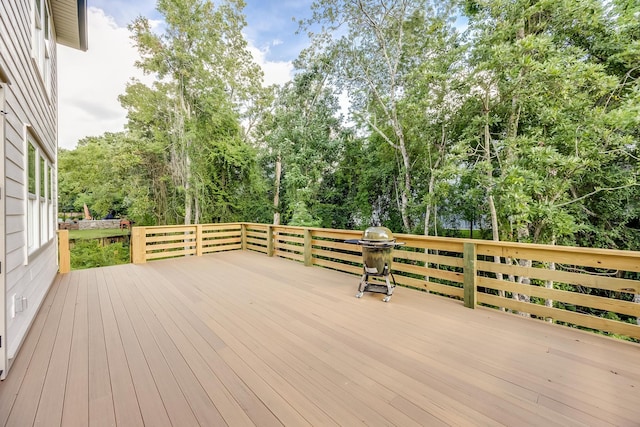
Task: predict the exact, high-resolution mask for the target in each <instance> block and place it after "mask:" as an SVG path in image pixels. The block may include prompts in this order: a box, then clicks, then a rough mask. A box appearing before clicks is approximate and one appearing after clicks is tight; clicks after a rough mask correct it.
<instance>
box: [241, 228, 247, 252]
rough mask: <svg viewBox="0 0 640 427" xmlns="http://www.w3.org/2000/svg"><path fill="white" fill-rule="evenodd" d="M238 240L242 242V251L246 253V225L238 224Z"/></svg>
mask: <svg viewBox="0 0 640 427" xmlns="http://www.w3.org/2000/svg"><path fill="white" fill-rule="evenodd" d="M240 236H241V237H240V239H241V242H242V250H243V251H246V250H247V224H245V223H242V224H240Z"/></svg>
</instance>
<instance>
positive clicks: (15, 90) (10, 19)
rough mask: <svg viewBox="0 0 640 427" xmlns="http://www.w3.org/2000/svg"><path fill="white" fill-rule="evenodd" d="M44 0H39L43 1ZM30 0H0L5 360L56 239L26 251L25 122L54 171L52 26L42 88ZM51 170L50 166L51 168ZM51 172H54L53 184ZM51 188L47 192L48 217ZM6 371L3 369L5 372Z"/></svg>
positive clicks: (27, 320) (42, 287) (47, 278)
mask: <svg viewBox="0 0 640 427" xmlns="http://www.w3.org/2000/svg"><path fill="white" fill-rule="evenodd" d="M43 3H44V2H43ZM31 5H32V1H31V0H14V1H2V2H0V67H2V69H3V70H4V71H5V72H6V74H7V76H8V78H9V81H10V85H7V86H5V105H4V109H5V111H6V112H7V113H8V114H7V115H6V116H5V124H4V131H5V137H4V140H3V141H2V143H3V144H4V159H3V161H4V184H3V197H4V203H5V235H4V236H3V238H4V241H5V248H4V250H5V253H4V263H3V270H4V271H3V273H4V274H5V296H6V298H5V310H6V331H5V333H6V335H5V336H6V338H5V339H4V340H3V345H4V342H6V345H7V356H8V359H9V363H10V361H11V359H13V358H14V357H15V355H16V353H17V351H18V349H19V348H20V345H21V343H22V341H23V339H24V337H25V335H26V333H27V331H28V329H29V326H30V325H31V322H32V321H33V319H34V317H35V315H36V313H37V311H38V309H39V307H40V305H41V303H42V301H43V299H44V297H45V296H46V293H47V291H48V290H49V287H50V286H51V284H52V283H53V280H54V279H55V275H56V272H57V249H56V244H55V243H56V239H55V238H54V239H53V240H51V241H49V242H47V243H44V244H43V245H42V246H41V247H40V248H39V249H38V250H36V251H35V252H34V253H32V254H31V255H27V228H26V227H27V200H26V198H27V187H26V185H27V177H26V163H27V161H26V159H25V156H26V152H27V150H26V143H25V140H26V139H25V138H26V136H27V134H28V132H29V130H28V129H29V128H31V129H33V132H32V133H33V134H34V135H35V136H36V137H37V139H38V142H39V143H40V144H41V148H42V150H43V152H46V154H47V156H48V158H49V160H50V161H51V165H52V167H53V169H54V171H57V163H56V161H57V156H56V147H57V140H56V138H57V78H56V71H55V70H56V59H57V58H56V43H55V31H52V37H53V40H51V45H50V61H51V71H52V76H51V90H50V93H49V94H47V91H46V90H45V86H44V83H43V81H42V79H41V77H40V75H39V71H38V69H37V66H36V65H35V62H34V61H33V60H32V58H31V52H32V49H31V44H32V37H33V35H32V28H31V23H32V10H31V7H32V6H31ZM54 175H56V172H54ZM56 182H57V177H54V183H53V185H54V189H55V188H56V186H55V184H56ZM56 199H57V194H55V191H54V195H53V203H54V218H55V217H56V215H57V206H56ZM13 295H16V296H18V297H19V298H22V297H24V298H26V299H27V307H26V309H25V310H24V311H22V312H19V313H16V315H15V317H13V318H12V317H11V311H12V310H11V304H12V296H13ZM5 375H6V372H5Z"/></svg>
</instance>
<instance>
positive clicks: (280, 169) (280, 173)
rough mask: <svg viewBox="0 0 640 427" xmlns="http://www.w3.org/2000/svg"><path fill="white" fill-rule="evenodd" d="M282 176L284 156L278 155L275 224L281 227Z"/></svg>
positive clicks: (274, 210)
mask: <svg viewBox="0 0 640 427" xmlns="http://www.w3.org/2000/svg"><path fill="white" fill-rule="evenodd" d="M281 176H282V156H281V155H280V154H278V159H277V160H276V177H275V179H276V182H275V189H274V192H273V224H274V225H280V211H279V205H280V179H281Z"/></svg>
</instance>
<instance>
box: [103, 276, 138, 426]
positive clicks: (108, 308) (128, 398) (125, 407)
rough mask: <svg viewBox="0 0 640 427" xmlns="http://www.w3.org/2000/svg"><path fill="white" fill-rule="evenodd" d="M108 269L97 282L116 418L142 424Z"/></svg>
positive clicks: (119, 420) (130, 423) (117, 420)
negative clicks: (111, 293) (108, 282)
mask: <svg viewBox="0 0 640 427" xmlns="http://www.w3.org/2000/svg"><path fill="white" fill-rule="evenodd" d="M106 271H107V269H100V270H99V271H97V272H96V276H97V277H96V282H97V284H98V298H99V301H100V314H101V317H102V328H103V331H104V343H105V351H106V356H107V364H108V366H109V380H110V383H111V393H112V397H113V409H114V413H115V419H116V423H117V424H120V425H132V426H138V425H140V426H142V425H144V423H143V419H142V412H141V408H140V406H139V404H138V397H137V395H136V390H135V387H134V383H133V379H132V375H131V371H130V369H129V363H128V362H127V357H126V354H125V350H124V344H123V342H122V338H121V336H120V330H119V329H118V322H117V320H116V315H115V312H114V308H113V302H112V300H111V297H110V292H109V287H110V286H111V284H107V281H108V280H110V279H111V276H110V275H108V274H106Z"/></svg>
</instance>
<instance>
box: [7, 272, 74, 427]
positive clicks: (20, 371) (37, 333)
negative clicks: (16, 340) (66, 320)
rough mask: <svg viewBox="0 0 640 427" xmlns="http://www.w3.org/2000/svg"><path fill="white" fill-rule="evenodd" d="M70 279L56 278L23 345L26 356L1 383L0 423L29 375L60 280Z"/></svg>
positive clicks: (20, 358) (8, 413) (21, 358)
mask: <svg viewBox="0 0 640 427" xmlns="http://www.w3.org/2000/svg"><path fill="white" fill-rule="evenodd" d="M69 279H70V277H69V276H67V277H61V276H58V278H57V279H56V282H55V283H54V284H53V286H52V290H51V291H50V292H49V293H48V294H47V296H46V298H45V300H44V301H43V303H42V307H41V308H40V311H39V313H38V316H36V318H35V320H34V322H33V325H32V326H31V330H30V331H29V334H28V336H27V338H26V339H25V341H24V343H23V345H22V348H21V350H20V351H21V353H22V354H24V356H20V357H19V358H17V359H16V360H15V361H13V364H12V367H11V376H10V377H8V378H7V379H5V380H4V381H3V382H2V383H1V384H2V385H1V386H0V425H5V424H6V423H7V420H8V419H9V416H10V414H11V411H12V408H13V406H14V404H15V401H16V399H17V397H18V394H19V393H20V388H21V386H22V384H23V381H24V379H25V377H26V376H27V371H28V368H29V366H30V365H31V361H32V360H33V358H34V356H35V349H36V347H37V346H38V343H39V341H40V337H41V336H42V332H43V330H44V328H45V326H46V325H47V319H49V314H50V313H51V308H52V306H53V305H54V304H53V303H54V302H55V301H56V296H57V294H58V292H59V290H60V287H59V286H58V284H59V282H60V281H63V280H65V281H68V280H69ZM63 289H64V288H63ZM58 300H59V298H58ZM16 412H17V411H16ZM34 415H35V414H34Z"/></svg>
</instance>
